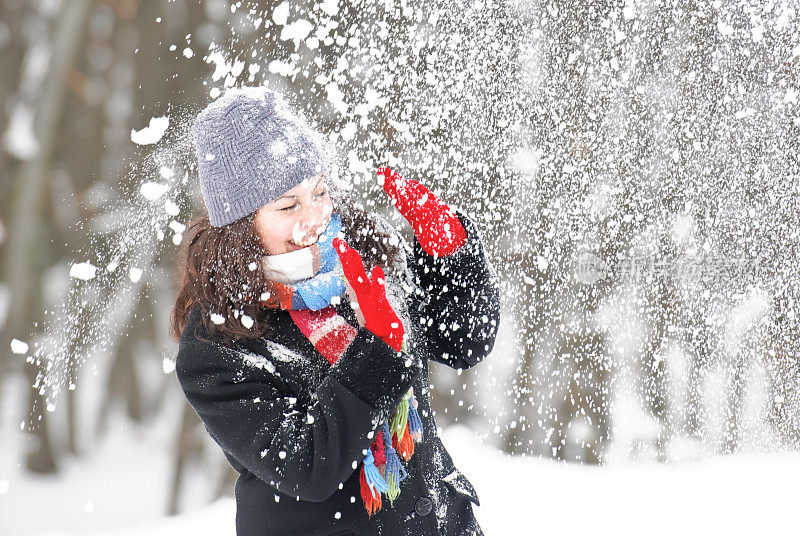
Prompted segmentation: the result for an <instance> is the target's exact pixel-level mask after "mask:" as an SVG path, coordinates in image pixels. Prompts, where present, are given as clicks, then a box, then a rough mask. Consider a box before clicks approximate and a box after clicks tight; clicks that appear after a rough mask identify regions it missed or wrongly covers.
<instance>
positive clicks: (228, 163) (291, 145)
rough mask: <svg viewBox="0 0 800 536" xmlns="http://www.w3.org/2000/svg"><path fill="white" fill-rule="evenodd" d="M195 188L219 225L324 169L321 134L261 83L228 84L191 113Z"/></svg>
mask: <svg viewBox="0 0 800 536" xmlns="http://www.w3.org/2000/svg"><path fill="white" fill-rule="evenodd" d="M192 131H193V134H194V139H195V145H196V147H197V163H198V172H199V175H200V191H201V193H202V196H203V202H204V203H205V205H206V209H207V210H208V217H209V221H210V223H211V225H212V226H214V227H222V226H224V225H228V224H229V223H233V222H235V221H236V220H238V219H240V218H243V217H245V216H247V215H249V214H251V213H252V212H255V211H256V210H258V209H259V208H261V207H262V206H263V205H265V204H267V203H270V202H272V201H274V200H275V199H277V198H278V197H280V196H281V195H282V194H284V193H285V192H286V191H287V190H291V189H292V188H293V187H295V186H297V185H298V184H300V183H301V182H302V181H303V179H310V178H311V177H314V176H316V175H319V174H321V173H322V174H325V173H327V172H328V171H329V161H328V158H327V157H326V153H325V143H324V141H323V140H322V136H321V135H320V134H319V133H318V132H316V131H314V130H313V129H312V128H311V127H310V126H309V125H308V123H307V121H306V120H305V119H304V118H303V117H302V116H301V115H299V114H297V113H295V112H293V111H292V110H290V109H289V107H288V105H287V104H286V102H285V101H284V100H283V98H282V97H281V96H280V95H279V94H278V93H276V92H274V91H272V90H270V89H268V88H265V87H243V88H231V89H228V90H227V91H226V92H225V93H224V94H223V95H222V96H221V97H220V98H218V99H217V100H216V101H214V102H212V103H211V104H209V105H208V106H207V107H206V108H205V109H204V110H203V111H202V112H200V113H199V114H198V115H197V118H195V121H194V125H193V127H192Z"/></svg>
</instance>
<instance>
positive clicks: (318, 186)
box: [254, 175, 333, 255]
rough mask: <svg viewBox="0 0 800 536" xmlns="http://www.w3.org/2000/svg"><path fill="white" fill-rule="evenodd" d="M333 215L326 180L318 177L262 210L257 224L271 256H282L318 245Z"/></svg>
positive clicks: (288, 192) (321, 176)
mask: <svg viewBox="0 0 800 536" xmlns="http://www.w3.org/2000/svg"><path fill="white" fill-rule="evenodd" d="M332 212H333V205H332V204H331V198H330V196H329V195H328V188H327V186H326V185H325V177H324V176H323V175H317V176H315V177H311V178H310V179H304V180H303V182H301V183H300V184H298V185H297V186H295V187H294V188H292V189H291V190H289V191H287V192H286V193H285V194H283V195H282V196H280V197H279V198H278V199H276V200H275V201H273V202H271V203H267V204H266V205H264V206H263V207H261V208H260V209H258V210H257V211H256V214H255V221H254V224H255V226H256V231H257V233H258V236H259V237H260V238H261V243H262V244H263V245H264V250H265V251H266V252H267V254H268V255H280V254H281V253H289V252H291V251H297V250H298V249H302V248H304V247H308V246H310V245H311V244H314V243H315V242H316V241H317V239H318V238H319V235H320V234H321V233H322V231H324V230H325V227H326V226H327V224H328V220H329V219H330V216H331V213H332Z"/></svg>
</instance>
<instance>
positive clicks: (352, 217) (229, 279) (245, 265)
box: [170, 189, 401, 346]
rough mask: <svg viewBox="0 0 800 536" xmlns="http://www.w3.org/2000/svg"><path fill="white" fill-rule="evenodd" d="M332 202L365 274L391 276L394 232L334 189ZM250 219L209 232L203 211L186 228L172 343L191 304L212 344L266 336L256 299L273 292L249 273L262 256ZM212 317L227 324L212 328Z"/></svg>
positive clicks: (264, 310)
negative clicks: (377, 271)
mask: <svg viewBox="0 0 800 536" xmlns="http://www.w3.org/2000/svg"><path fill="white" fill-rule="evenodd" d="M331 201H332V203H333V206H334V210H335V211H336V212H337V213H338V214H339V215H340V216H341V220H342V232H343V233H344V235H345V241H346V242H347V243H348V244H349V245H350V247H352V248H353V249H355V250H356V251H358V252H359V253H360V254H361V257H362V259H363V260H364V266H365V268H366V270H367V273H369V270H370V269H371V268H372V266H375V265H380V266H381V267H382V268H384V269H385V271H386V273H387V275H388V274H390V273H392V272H393V271H394V270H395V269H396V268H397V266H396V265H394V264H392V263H393V262H394V259H397V258H398V254H399V253H400V252H401V246H400V245H394V244H393V243H392V241H390V240H389V238H390V236H391V234H392V232H391V230H390V229H387V224H386V222H385V221H384V220H382V219H380V218H379V217H378V216H376V215H374V214H372V213H368V212H367V211H366V210H364V208H363V206H362V205H361V204H360V203H357V202H355V201H354V200H353V199H352V198H351V197H350V196H348V195H346V194H340V193H339V192H337V191H336V190H334V189H331ZM254 219H255V213H252V214H250V215H249V216H246V217H244V218H241V219H240V220H237V221H235V222H233V223H231V224H229V225H225V226H223V227H212V226H211V224H210V222H209V219H208V212H207V211H205V209H204V210H203V213H202V214H201V215H200V216H198V217H196V218H195V219H193V220H192V221H191V222H190V223H189V224H188V225H187V229H186V233H185V236H186V237H187V239H186V240H185V242H184V245H183V247H182V248H181V251H180V254H179V258H178V266H177V276H178V281H179V291H178V295H177V297H176V299H175V303H174V305H173V308H172V314H171V318H170V324H171V325H170V336H171V337H172V338H173V339H174V340H175V341H178V340H180V337H181V334H182V333H183V329H184V327H185V326H186V320H187V318H188V316H189V313H190V312H191V310H192V308H193V307H194V306H195V304H199V305H200V307H201V311H202V314H201V321H202V324H203V327H204V328H205V330H206V332H207V333H208V334H209V335H210V336H211V337H212V338H213V339H214V341H215V342H220V343H222V344H225V345H228V346H231V345H233V344H235V343H237V342H239V341H241V340H243V339H247V338H260V337H265V336H267V335H268V334H269V332H270V329H271V326H270V325H269V322H268V319H269V316H270V314H271V312H272V311H273V310H272V309H271V308H268V307H264V306H262V305H261V304H260V303H259V298H260V296H261V294H262V293H263V292H265V291H266V292H273V287H272V284H271V282H270V281H269V280H268V279H267V278H266V277H265V275H264V274H263V272H262V270H260V269H253V270H251V269H250V267H252V266H256V267H259V266H260V265H261V264H260V262H259V259H260V258H261V257H262V256H263V255H266V251H265V250H264V247H263V245H262V243H261V241H260V239H259V237H258V234H257V232H256V230H255V226H254ZM254 262H255V264H254V265H253V264H252V263H254ZM212 312H213V313H217V314H219V315H222V316H223V317H224V318H226V319H227V321H226V322H224V323H222V324H215V323H214V322H212V321H211V317H210V313H212ZM243 315H247V316H248V317H250V318H251V319H252V320H253V325H252V326H250V327H249V328H248V327H245V326H244V325H243V324H242V323H241V318H242V316H243Z"/></svg>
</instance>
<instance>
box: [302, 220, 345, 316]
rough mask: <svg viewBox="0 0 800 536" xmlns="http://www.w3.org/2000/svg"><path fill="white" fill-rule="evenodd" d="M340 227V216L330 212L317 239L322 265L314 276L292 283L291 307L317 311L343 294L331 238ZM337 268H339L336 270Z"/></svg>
mask: <svg viewBox="0 0 800 536" xmlns="http://www.w3.org/2000/svg"><path fill="white" fill-rule="evenodd" d="M341 228H342V220H341V217H340V216H339V214H337V213H336V212H334V213H332V214H331V219H330V221H329V222H328V226H327V227H326V228H325V231H323V233H322V234H321V235H320V237H319V240H318V241H317V244H319V252H320V256H321V261H322V266H321V267H320V270H319V273H317V275H316V276H314V277H311V278H308V279H305V280H303V281H300V282H298V283H296V284H295V285H294V287H295V291H294V293H293V294H292V309H311V310H312V311H319V310H320V309H324V308H325V307H327V306H329V305H330V304H331V298H333V297H334V296H341V295H342V294H344V292H345V284H344V279H343V278H342V275H341V268H340V267H341V262H340V261H339V255H337V254H336V251H335V250H334V248H333V239H334V238H336V236H337V235H338V234H339V230H340V229H341ZM337 268H339V269H338V270H337Z"/></svg>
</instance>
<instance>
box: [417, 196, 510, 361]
mask: <svg viewBox="0 0 800 536" xmlns="http://www.w3.org/2000/svg"><path fill="white" fill-rule="evenodd" d="M456 215H457V216H458V219H459V221H461V225H462V226H463V227H464V230H465V231H466V233H467V241H466V242H465V243H464V245H462V246H461V248H459V249H458V251H456V252H455V253H453V254H452V255H448V256H447V257H440V258H437V259H434V258H433V257H432V256H431V255H428V253H427V252H425V250H424V249H422V246H421V245H420V243H419V241H418V240H417V238H416V236H415V237H414V245H413V247H412V250H413V258H412V259H409V261H408V264H409V269H410V271H411V272H412V275H413V277H414V280H415V283H416V285H417V286H418V287H419V289H421V291H422V294H423V295H422V297H421V298H419V299H417V300H416V303H415V305H414V306H413V307H412V308H411V316H412V321H413V322H414V323H415V324H416V325H417V327H418V329H420V330H421V331H422V339H423V340H424V341H425V344H426V346H427V349H428V352H429V355H430V358H431V359H433V360H434V361H438V362H440V363H444V364H446V365H448V366H450V367H453V368H459V369H466V368H470V367H473V366H475V365H477V364H478V363H480V362H481V361H482V360H483V359H484V358H485V357H486V356H487V355H488V354H489V352H491V350H492V348H493V347H494V341H495V337H496V335H497V329H498V327H499V324H500V292H499V286H498V282H497V277H496V275H495V273H494V270H493V268H492V266H491V265H490V264H489V262H488V260H487V259H486V256H485V252H484V248H483V244H482V243H481V240H480V236H479V235H478V230H477V227H476V225H475V224H474V223H473V222H472V220H471V219H469V218H468V217H467V216H465V215H464V214H463V213H461V212H460V211H458V210H456Z"/></svg>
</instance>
